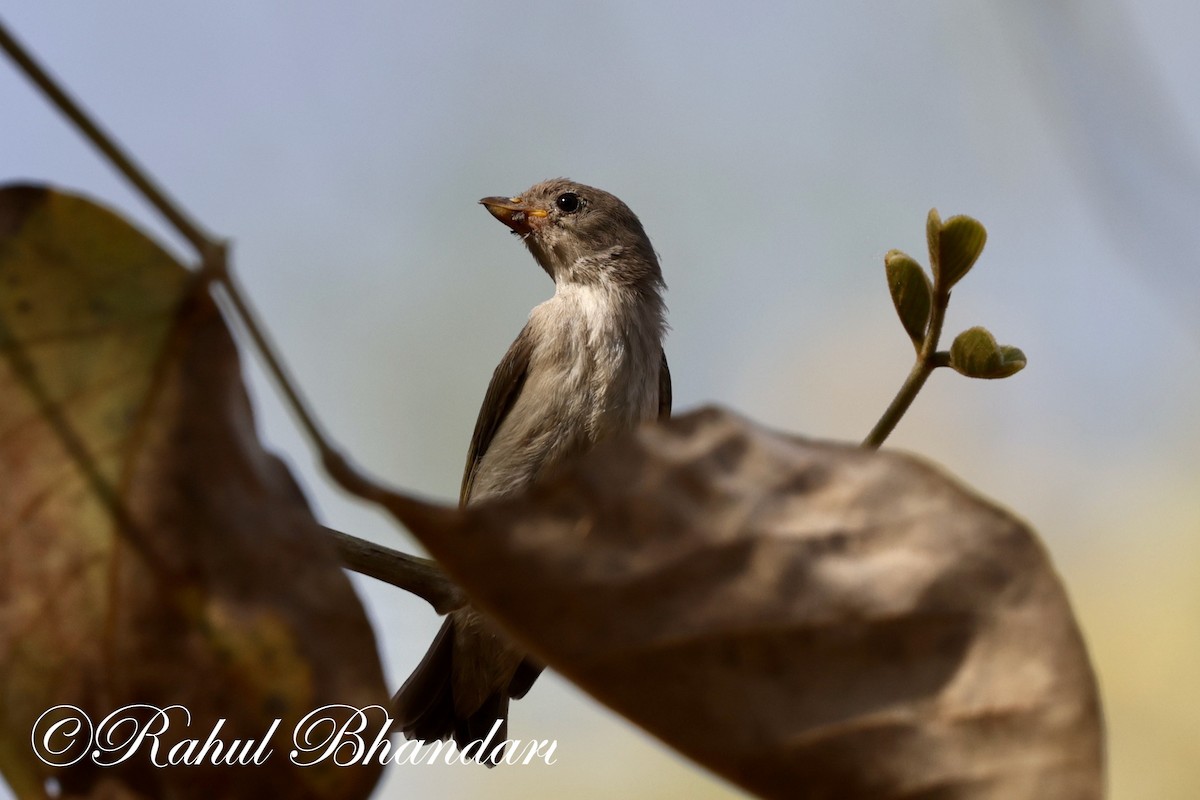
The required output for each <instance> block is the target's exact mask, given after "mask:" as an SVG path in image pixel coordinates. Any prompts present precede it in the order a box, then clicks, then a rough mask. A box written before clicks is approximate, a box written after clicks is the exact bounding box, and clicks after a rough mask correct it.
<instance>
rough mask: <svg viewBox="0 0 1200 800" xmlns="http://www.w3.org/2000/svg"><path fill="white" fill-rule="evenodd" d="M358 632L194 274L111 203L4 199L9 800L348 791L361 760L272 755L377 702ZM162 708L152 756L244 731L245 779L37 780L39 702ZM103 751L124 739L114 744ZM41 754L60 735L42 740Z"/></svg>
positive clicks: (127, 768)
mask: <svg viewBox="0 0 1200 800" xmlns="http://www.w3.org/2000/svg"><path fill="white" fill-rule="evenodd" d="M385 698H386V691H385V687H384V685H383V678H382V674H381V669H380V665H379V659H378V655H377V653H376V649H375V643H374V637H373V634H372V631H371V628H370V626H369V624H368V622H367V620H366V617H365V615H364V613H363V609H362V607H361V605H360V604H359V601H358V599H357V597H356V596H355V594H354V592H353V589H352V588H351V586H350V584H349V581H348V580H347V579H346V576H345V574H344V573H343V572H342V570H341V569H340V568H339V564H338V562H337V559H336V556H335V555H334V553H333V552H332V551H331V549H330V546H329V544H328V542H327V541H326V540H325V538H324V537H323V536H322V535H321V530H320V528H319V526H318V524H317V523H316V521H315V520H314V519H313V517H312V515H311V514H310V512H309V510H308V508H307V505H306V503H305V502H304V499H303V496H302V495H301V494H300V492H299V490H298V488H297V487H296V485H295V483H294V481H293V480H292V477H291V475H290V474H289V472H288V470H287V468H286V467H285V466H284V465H283V463H282V462H280V461H279V460H278V459H276V458H275V457H273V456H272V455H270V454H269V453H267V452H266V451H265V450H264V449H263V448H262V446H261V444H260V443H259V441H258V439H257V438H256V435H255V430H254V421H253V417H252V412H251V408H250V404H249V400H248V397H247V396H246V393H245V390H244V388H243V385H242V382H241V375H240V370H239V363H238V357H237V352H236V349H235V347H234V344H233V341H232V339H231V338H230V336H229V333H228V330H227V329H226V327H225V325H224V323H223V321H222V319H221V317H220V314H219V313H218V311H217V309H216V307H215V305H214V304H213V302H212V299H211V297H210V296H209V294H208V292H207V290H206V288H205V287H204V286H202V285H200V284H199V282H198V281H197V279H196V277H195V275H193V274H191V273H189V272H188V271H186V270H185V269H183V268H182V267H181V266H179V265H178V264H177V263H176V262H174V261H173V260H172V259H171V258H170V257H169V256H168V255H167V254H166V253H165V252H164V251H163V250H161V249H160V248H159V247H158V246H156V245H155V244H154V243H153V242H151V241H150V240H149V239H147V238H146V237H145V236H143V235H142V234H140V233H139V232H137V231H136V230H134V229H133V228H131V227H130V226H129V225H128V224H126V223H125V222H123V221H122V220H121V219H120V218H118V217H117V216H115V215H114V214H112V213H110V212H108V211H106V210H104V209H101V208H99V207H97V206H96V205H94V204H92V203H90V202H88V201H86V200H83V199H81V198H78V197H73V196H70V195H67V194H63V193H59V192H55V191H50V190H48V189H45V188H40V187H32V186H15V187H8V188H5V189H3V190H2V191H0V770H2V771H3V773H4V776H5V778H6V779H7V780H8V782H9V783H10V785H11V786H12V787H13V789H14V790H15V791H16V792H17V793H18V795H20V796H22V797H26V796H41V792H42V785H43V782H44V781H45V780H46V779H47V778H50V777H53V778H54V779H55V780H56V781H58V783H59V784H60V785H61V787H62V788H63V790H64V791H65V792H66V793H67V794H70V795H72V796H75V795H84V794H92V795H100V794H103V795H104V796H121V797H134V796H140V797H175V798H212V797H223V798H232V797H293V798H298V797H303V798H348V797H363V796H366V795H367V794H368V793H369V791H370V789H371V787H372V786H373V785H374V783H375V781H376V779H377V777H378V769H377V768H349V769H348V768H339V767H336V766H334V765H333V764H332V763H325V764H322V765H320V766H317V767H308V768H300V767H295V766H292V765H291V764H290V762H289V758H288V755H289V751H290V749H291V748H292V742H291V736H292V729H293V726H294V725H295V723H296V722H297V721H298V719H299V718H300V717H301V716H303V715H304V714H307V713H308V712H309V711H311V710H313V709H316V708H319V707H321V706H324V705H327V704H332V703H346V704H351V705H354V706H365V705H368V704H371V703H377V702H386V700H385ZM133 703H145V704H152V705H155V706H159V707H165V706H168V705H171V704H176V703H177V704H180V705H182V706H184V707H185V708H187V709H188V711H190V712H191V715H192V717H191V727H190V729H186V730H185V729H181V728H180V727H178V726H182V725H183V723H184V719H183V718H182V717H180V716H178V715H176V716H174V717H172V728H171V730H170V731H169V732H168V734H167V735H164V736H163V737H162V740H163V750H164V751H165V750H166V747H167V746H168V745H170V744H172V743H174V742H176V741H178V740H180V739H183V738H200V739H201V740H203V739H204V738H205V737H206V735H207V734H208V732H209V731H211V730H212V729H213V726H214V724H215V723H216V721H217V720H218V719H224V720H225V722H224V726H223V728H222V729H221V731H220V737H221V738H222V739H224V740H226V741H230V740H233V739H243V740H244V739H247V738H254V739H257V740H261V739H262V738H263V736H264V734H265V733H266V732H267V731H268V730H269V727H270V724H271V722H272V721H273V720H275V719H276V718H279V719H282V725H281V726H280V727H279V729H278V730H277V733H276V735H275V737H274V738H273V739H272V740H271V743H270V746H271V753H272V755H271V756H270V758H268V759H267V760H266V763H265V764H264V765H263V766H246V767H235V768H230V767H220V768H218V767H214V766H207V767H184V768H179V769H158V768H155V767H153V766H152V765H151V763H150V757H149V753H148V747H147V748H145V749H143V750H142V751H141V752H140V753H138V754H137V756H136V757H134V758H131V759H129V760H128V761H126V762H124V763H122V764H120V765H119V766H115V767H97V766H95V765H94V764H93V763H92V761H91V759H90V758H89V757H87V756H86V755H84V757H83V758H82V759H81V760H80V761H78V762H77V763H76V764H75V765H74V766H72V767H69V768H65V769H52V768H50V767H48V766H46V765H45V764H43V763H42V762H41V761H40V760H38V759H37V758H36V757H35V755H34V753H33V752H32V751H31V730H32V728H33V726H34V722H35V720H37V719H38V717H39V715H41V714H42V712H43V711H45V710H46V709H47V708H50V707H52V706H57V705H60V704H71V705H75V706H78V707H79V708H80V709H82V710H84V711H85V712H86V713H87V714H88V715H89V716H90V718H91V720H92V721H93V723H98V722H99V721H100V720H101V719H102V718H103V716H104V715H105V714H107V713H108V712H109V711H112V710H114V709H117V708H121V707H123V706H125V705H127V704H133ZM118 741H119V737H118ZM58 744H62V741H61V740H60V741H59V742H58Z"/></svg>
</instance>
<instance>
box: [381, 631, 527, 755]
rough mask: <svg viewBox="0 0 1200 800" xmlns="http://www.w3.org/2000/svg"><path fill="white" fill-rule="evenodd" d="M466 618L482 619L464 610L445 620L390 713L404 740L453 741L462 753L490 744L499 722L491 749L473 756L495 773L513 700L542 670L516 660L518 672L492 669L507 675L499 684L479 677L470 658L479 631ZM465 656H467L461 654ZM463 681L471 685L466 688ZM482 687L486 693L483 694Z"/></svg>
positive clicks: (491, 678)
mask: <svg viewBox="0 0 1200 800" xmlns="http://www.w3.org/2000/svg"><path fill="white" fill-rule="evenodd" d="M463 612H466V613H467V614H470V615H477V614H478V612H476V611H474V609H462V610H460V611H458V612H453V613H451V614H449V615H447V617H446V621H445V622H443V623H442V627H441V629H440V630H439V631H438V634H437V636H436V637H435V638H434V640H433V644H431V645H430V646H429V650H428V652H426V653H425V657H424V658H422V659H421V663H420V664H418V665H417V668H416V669H415V670H413V673H412V675H410V676H409V678H408V680H406V681H405V682H404V685H403V686H401V687H400V691H398V692H396V695H395V697H393V698H392V713H393V715H394V717H395V720H396V727H398V728H399V729H400V730H401V731H403V733H404V735H405V737H406V738H408V739H419V740H420V741H423V742H429V741H439V740H443V739H449V738H451V737H453V738H454V743H455V744H456V745H457V746H458V747H459V749H465V748H466V747H467V745H469V744H470V743H472V742H477V741H485V740H488V734H489V733H491V732H492V728H493V726H495V724H496V722H497V721H499V722H500V726H499V728H498V729H497V730H496V732H495V733H494V734H493V735H492V736H491V738H490V745H489V746H488V749H487V750H486V751H485V749H484V748H483V747H480V751H479V752H478V753H472V754H471V755H474V756H475V758H476V760H478V761H480V762H481V763H484V764H487V765H488V766H489V767H494V766H496V764H498V763H500V759H501V758H502V757H503V751H502V750H501V749H496V747H495V746H496V745H498V744H500V743H501V742H503V741H505V740H506V739H507V738H508V702H509V699H510V698H511V699H518V700H519V699H520V698H522V697H524V696H525V694H526V692H528V691H529V689H530V688H531V687H532V686H533V682H534V681H535V680H537V677H538V675H540V674H541V672H542V666H541V665H540V664H538V663H536V662H534V661H533V660H531V659H530V658H528V657H520V656H517V657H518V658H519V659H520V660H519V663H518V664H517V666H516V669H515V671H514V670H513V669H512V668H511V667H507V668H505V665H504V664H494V665H492V666H494V667H496V668H499V670H500V671H501V672H503V673H507V674H505V675H504V676H503V677H502V678H501V679H500V680H499V681H497V680H496V675H495V674H488V672H487V670H483V671H480V669H479V661H478V659H472V658H470V651H472V650H475V649H476V648H475V647H472V646H471V640H472V639H475V638H477V637H478V636H479V629H478V626H477V625H470V624H464V614H463ZM483 635H484V636H490V637H494V636H497V635H498V634H487V633H485V634H483ZM464 645H465V646H464ZM464 650H465V651H467V652H466V653H463V652H460V651H464ZM456 654H457V655H458V656H459V657H458V658H457V659H456ZM464 656H465V657H464ZM464 661H466V662H473V663H463V662H464ZM472 667H473V668H472ZM464 680H465V681H468V682H471V683H472V684H473V685H470V686H464ZM497 684H499V685H497ZM478 686H485V687H488V688H487V689H485V690H482V691H480V690H478V689H477V688H476V687H478ZM492 687H495V688H492ZM456 696H457V700H458V702H456ZM466 697H475V698H482V700H481V701H479V700H476V701H474V702H469V703H468V702H464V698H466ZM463 706H468V707H467V708H463Z"/></svg>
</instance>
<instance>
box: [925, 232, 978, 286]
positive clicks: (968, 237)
mask: <svg viewBox="0 0 1200 800" xmlns="http://www.w3.org/2000/svg"><path fill="white" fill-rule="evenodd" d="M986 243H987V230H986V229H985V228H984V227H983V225H982V224H981V223H980V222H979V221H978V220H976V219H972V218H971V217H967V216H961V215H960V216H956V217H951V218H950V219H948V220H946V221H945V222H944V223H942V227H941V231H940V232H939V233H938V254H939V257H938V262H937V263H938V266H937V267H936V268H935V269H934V276H935V277H936V279H937V281H938V286H939V287H940V288H941V289H942V291H946V292H948V291H950V289H951V288H952V287H953V286H954V284H956V283H958V282H959V281H960V280H961V279H962V277H963V276H964V275H966V274H967V272H968V271H970V269H971V267H972V266H974V265H975V261H976V260H977V259H978V258H979V254H980V253H982V252H983V246H984V244H986Z"/></svg>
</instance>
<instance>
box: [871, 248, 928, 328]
mask: <svg viewBox="0 0 1200 800" xmlns="http://www.w3.org/2000/svg"><path fill="white" fill-rule="evenodd" d="M883 265H884V267H885V268H886V269H887V281H888V291H890V292H891V294H892V303H893V304H894V305H895V306H896V313H897V314H898V315H899V316H900V322H901V324H902V325H904V330H905V331H907V332H908V338H910V339H912V341H913V345H914V346H916V348H917V350H920V349H921V344H922V343H923V342H924V341H925V332H926V330H928V328H929V315H930V313H931V312H932V310H933V287H932V286H931V285H930V283H929V276H927V275H926V274H925V270H923V269H921V265H920V264H918V263H917V262H916V261H914V260H913V259H912V257H911V256H909V255H907V254H905V253H902V252H900V251H899V250H889V251H888V254H887V255H886V256H884V257H883Z"/></svg>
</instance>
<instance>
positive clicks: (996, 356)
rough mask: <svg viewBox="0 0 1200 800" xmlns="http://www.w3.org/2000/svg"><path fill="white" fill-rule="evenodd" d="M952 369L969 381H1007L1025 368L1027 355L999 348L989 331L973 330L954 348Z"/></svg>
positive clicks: (951, 351)
mask: <svg viewBox="0 0 1200 800" xmlns="http://www.w3.org/2000/svg"><path fill="white" fill-rule="evenodd" d="M950 366H951V367H953V368H954V370H955V371H956V372H959V373H961V374H963V375H966V376H967V377H968V378H1007V377H1008V376H1009V375H1013V374H1015V373H1017V372H1020V371H1021V370H1022V369H1024V367H1025V354H1024V353H1022V352H1021V351H1020V349H1018V348H1016V347H1011V346H1009V345H1003V346H1001V345H998V344H996V338H995V337H994V336H992V334H991V333H990V332H989V331H988V329H987V328H980V327H975V328H970V329H968V330H965V331H963V332H962V333H960V334H959V335H958V336H957V337H956V338H955V339H954V344H952V345H951V346H950Z"/></svg>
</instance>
